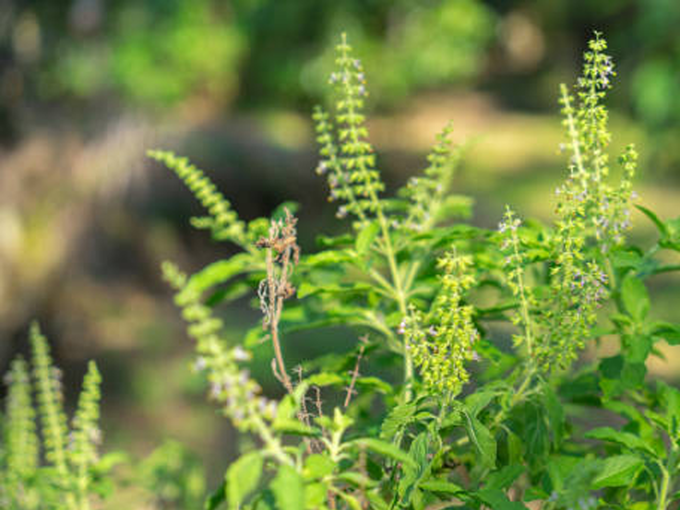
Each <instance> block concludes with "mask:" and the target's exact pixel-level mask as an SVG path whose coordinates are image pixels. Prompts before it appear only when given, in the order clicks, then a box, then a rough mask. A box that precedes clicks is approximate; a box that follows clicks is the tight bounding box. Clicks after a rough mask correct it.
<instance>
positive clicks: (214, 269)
mask: <svg viewBox="0 0 680 510" xmlns="http://www.w3.org/2000/svg"><path fill="white" fill-rule="evenodd" d="M251 262H252V256H251V255H249V254H246V253H240V254H238V255H234V256H233V257H231V258H229V259H226V260H218V261H217V262H213V263H212V264H208V265H207V266H205V267H204V268H203V269H201V270H200V271H198V272H196V273H194V274H193V275H192V276H191V277H190V278H189V280H188V282H187V286H186V291H191V292H197V293H199V294H200V293H203V292H204V291H206V290H207V289H209V288H210V287H214V286H215V285H219V284H221V283H224V282H226V281H227V280H229V279H230V278H233V277H234V276H236V275H238V274H240V273H242V272H244V271H245V269H246V268H247V267H248V266H249V265H250V264H251ZM186 291H185V292H186Z"/></svg>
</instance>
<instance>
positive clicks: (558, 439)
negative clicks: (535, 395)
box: [541, 384, 564, 447]
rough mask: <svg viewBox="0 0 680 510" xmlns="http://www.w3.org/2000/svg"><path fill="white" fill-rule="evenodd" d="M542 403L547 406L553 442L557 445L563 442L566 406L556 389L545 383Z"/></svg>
mask: <svg viewBox="0 0 680 510" xmlns="http://www.w3.org/2000/svg"><path fill="white" fill-rule="evenodd" d="M541 396H542V399H541V400H542V403H543V406H544V407H545V411H546V416H547V418H548V422H549V423H550V427H549V430H550V433H551V435H552V439H553V444H554V445H555V446H556V447H559V445H560V444H561V443H562V438H563V435H564V408H563V407H562V403H561V402H560V400H559V398H558V397H557V394H556V393H555V390H554V389H553V388H552V387H551V386H549V385H547V384H546V385H544V387H543V394H542V395H541Z"/></svg>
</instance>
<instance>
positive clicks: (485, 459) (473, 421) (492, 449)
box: [465, 413, 496, 468]
mask: <svg viewBox="0 0 680 510" xmlns="http://www.w3.org/2000/svg"><path fill="white" fill-rule="evenodd" d="M465 417H466V423H465V429H466V430H467V434H468V436H469V437H470V442H472V444H474V445H475V448H476V449H477V452H478V453H479V455H480V457H481V459H480V460H481V462H482V464H483V465H484V466H486V467H487V468H493V467H494V466H495V465H496V440H495V439H494V437H493V435H492V434H491V432H490V431H489V429H487V428H486V427H485V426H484V425H483V424H482V423H481V422H480V421H479V420H478V419H477V418H475V417H473V416H470V415H469V414H468V413H465Z"/></svg>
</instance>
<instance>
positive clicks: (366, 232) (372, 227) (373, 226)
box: [354, 221, 380, 257]
mask: <svg viewBox="0 0 680 510" xmlns="http://www.w3.org/2000/svg"><path fill="white" fill-rule="evenodd" d="M379 233H380V225H379V224H378V222H377V221H372V222H370V223H369V224H367V225H366V226H365V227H364V228H362V229H361V232H359V235H357V240H356V243H355V244H354V249H355V250H356V252H357V255H358V256H359V257H364V256H365V255H366V253H367V252H368V250H369V248H370V247H371V245H372V244H373V241H375V238H376V237H377V236H378V234H379Z"/></svg>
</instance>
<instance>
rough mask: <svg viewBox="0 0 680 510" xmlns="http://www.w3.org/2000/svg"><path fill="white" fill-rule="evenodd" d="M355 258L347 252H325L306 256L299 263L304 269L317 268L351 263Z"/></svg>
mask: <svg viewBox="0 0 680 510" xmlns="http://www.w3.org/2000/svg"><path fill="white" fill-rule="evenodd" d="M354 259H355V257H353V256H352V253H351V252H350V251H349V250H326V251H321V252H319V253H314V254H313V255H307V256H306V257H303V258H302V260H301V261H300V265H302V266H305V267H318V266H328V265H336V264H343V263H345V262H353V261H354Z"/></svg>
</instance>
